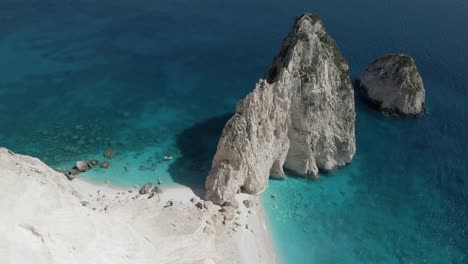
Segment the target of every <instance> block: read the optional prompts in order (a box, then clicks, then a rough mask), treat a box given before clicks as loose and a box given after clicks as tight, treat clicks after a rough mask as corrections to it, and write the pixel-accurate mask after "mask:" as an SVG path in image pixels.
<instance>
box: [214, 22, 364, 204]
mask: <svg viewBox="0 0 468 264" xmlns="http://www.w3.org/2000/svg"><path fill="white" fill-rule="evenodd" d="M354 121H355V111H354V93H353V89H352V85H351V81H350V78H349V68H348V64H347V62H346V61H345V60H344V59H343V57H342V56H341V53H340V51H339V50H338V48H337V46H336V44H335V41H334V40H333V39H332V38H331V37H330V36H329V35H328V34H327V32H326V31H325V29H324V27H323V25H322V22H321V21H320V18H319V17H318V16H316V15H313V14H303V15H302V16H300V17H298V18H296V22H295V25H294V26H293V28H292V30H291V31H290V33H289V35H288V36H287V37H286V39H285V40H284V42H283V44H282V47H281V50H280V52H279V54H278V55H277V56H276V57H275V59H274V61H273V64H272V66H271V67H270V69H269V70H268V72H267V74H266V76H265V78H264V79H261V80H260V81H259V83H258V84H257V86H256V87H255V89H254V90H253V91H252V92H251V93H250V94H249V95H247V97H246V98H244V99H243V100H241V101H240V102H239V103H238V105H237V109H236V113H235V115H234V116H233V117H232V118H231V119H230V120H229V121H228V123H227V124H226V126H225V127H224V130H223V133H222V135H221V139H220V141H219V144H218V149H217V152H216V155H215V157H214V159H213V164H212V168H211V171H210V173H209V176H208V178H207V181H206V191H207V192H206V196H207V199H210V200H212V201H213V202H215V203H218V204H221V203H223V202H225V201H229V200H230V199H231V198H232V197H234V195H235V193H237V192H238V191H239V190H240V189H242V191H244V192H247V193H250V194H258V193H259V192H261V191H263V190H264V189H265V188H266V186H267V181H268V178H269V176H270V175H271V176H276V177H282V176H283V175H284V171H283V167H285V168H287V169H289V170H291V171H292V172H294V173H296V174H298V175H303V176H306V177H311V178H317V177H318V173H319V170H323V171H330V170H333V169H336V168H339V167H341V166H344V165H345V164H347V163H349V162H350V161H351V159H352V158H353V155H354V153H355V150H356V147H355V137H354Z"/></svg>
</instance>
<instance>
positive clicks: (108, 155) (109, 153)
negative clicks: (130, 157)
mask: <svg viewBox="0 0 468 264" xmlns="http://www.w3.org/2000/svg"><path fill="white" fill-rule="evenodd" d="M114 154H115V153H114V150H112V149H108V150H106V151H105V152H104V157H105V158H108V159H112V157H114Z"/></svg>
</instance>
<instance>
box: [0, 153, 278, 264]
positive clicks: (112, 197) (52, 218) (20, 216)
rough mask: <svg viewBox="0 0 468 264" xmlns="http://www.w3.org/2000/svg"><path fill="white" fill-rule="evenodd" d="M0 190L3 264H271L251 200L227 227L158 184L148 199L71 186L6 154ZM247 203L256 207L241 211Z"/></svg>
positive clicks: (220, 217) (32, 162) (222, 218)
mask: <svg viewBox="0 0 468 264" xmlns="http://www.w3.org/2000/svg"><path fill="white" fill-rule="evenodd" d="M0 184H1V186H3V187H4V190H3V191H2V192H0V233H1V234H2V235H1V236H0V262H1V263H113V264H114V263H206V264H208V263H277V258H276V255H275V253H274V252H273V249H272V245H271V240H270V238H269V234H268V231H267V229H266V225H265V221H264V216H263V212H262V208H261V207H260V205H259V204H258V201H257V198H256V197H254V196H250V195H246V194H239V195H237V197H236V199H237V200H238V201H239V208H238V209H234V208H232V207H231V209H233V210H228V212H231V211H232V212H233V215H232V217H233V219H232V220H229V218H230V217H229V216H228V215H229V214H228V213H226V212H224V213H222V212H219V209H221V207H219V206H215V205H211V206H210V204H207V205H206V207H207V208H205V207H203V206H201V207H203V208H202V209H200V208H198V207H197V206H196V205H195V204H194V203H192V202H191V201H190V199H191V198H193V197H194V196H195V194H194V193H193V191H192V190H191V189H189V188H186V187H180V188H164V185H162V189H163V193H162V194H160V195H156V196H154V197H153V198H150V199H148V195H138V189H131V192H129V190H130V189H121V188H115V187H112V185H111V186H108V185H101V186H98V185H94V184H90V183H88V182H85V181H82V180H80V179H75V180H73V181H71V182H70V181H68V179H67V178H66V177H64V176H63V175H62V174H60V173H58V172H56V171H55V170H53V169H51V168H49V167H47V166H46V165H45V164H44V163H42V162H41V161H40V160H38V159H36V158H32V157H28V156H23V155H18V154H14V153H12V152H10V151H8V150H7V149H4V148H0ZM245 199H250V200H252V201H255V203H257V204H258V205H256V206H253V207H251V208H246V207H245V206H244V204H243V203H242V201H243V200H245ZM168 201H172V202H173V205H172V206H167V207H165V206H166V205H167V203H168ZM83 204H85V205H83ZM201 205H203V202H202V204H201ZM249 211H250V212H249ZM226 216H228V217H226Z"/></svg>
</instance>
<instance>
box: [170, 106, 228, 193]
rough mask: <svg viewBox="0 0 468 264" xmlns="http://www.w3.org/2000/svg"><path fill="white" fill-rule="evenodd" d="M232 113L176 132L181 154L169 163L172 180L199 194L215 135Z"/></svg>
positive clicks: (217, 135) (208, 164)
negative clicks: (178, 132)
mask: <svg viewBox="0 0 468 264" xmlns="http://www.w3.org/2000/svg"><path fill="white" fill-rule="evenodd" d="M232 115H233V114H232V113H229V114H225V115H222V116H217V117H213V118H210V119H207V120H204V121H201V122H198V123H196V124H194V125H193V126H191V127H189V128H187V129H185V130H184V131H182V133H180V134H179V135H177V139H176V145H177V148H178V149H179V150H180V152H181V156H180V157H179V158H178V159H177V160H176V161H175V162H174V163H173V164H171V165H170V166H169V174H170V175H171V177H172V179H173V180H174V181H175V182H177V183H179V184H182V185H185V186H188V187H190V188H192V189H193V190H194V191H195V192H198V193H196V194H197V195H199V196H202V195H203V193H202V192H203V190H204V184H205V179H206V176H207V175H208V173H209V171H210V168H211V161H212V159H213V156H214V154H215V152H216V147H217V145H218V140H219V137H220V136H221V133H222V131H223V128H224V125H225V124H226V122H227V121H228V120H229V118H231V116H232Z"/></svg>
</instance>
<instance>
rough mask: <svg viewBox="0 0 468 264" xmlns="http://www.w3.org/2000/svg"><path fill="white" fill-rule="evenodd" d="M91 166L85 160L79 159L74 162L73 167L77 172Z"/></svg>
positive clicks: (86, 169) (84, 170)
mask: <svg viewBox="0 0 468 264" xmlns="http://www.w3.org/2000/svg"><path fill="white" fill-rule="evenodd" d="M91 167H92V166H90V164H89V163H88V162H87V161H86V160H80V161H77V162H76V163H75V167H74V169H76V170H77V171H79V172H86V171H88V170H89V169H90V168H91Z"/></svg>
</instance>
